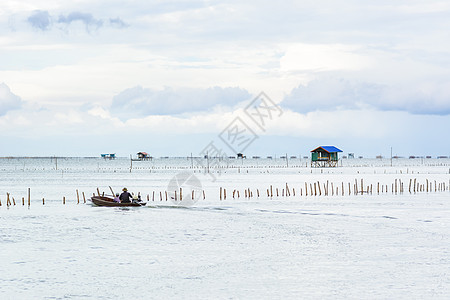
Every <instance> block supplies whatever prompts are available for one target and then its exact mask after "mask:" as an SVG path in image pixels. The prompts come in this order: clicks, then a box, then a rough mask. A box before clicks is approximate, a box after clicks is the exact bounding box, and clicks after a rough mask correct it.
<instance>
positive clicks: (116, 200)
mask: <svg viewBox="0 0 450 300" xmlns="http://www.w3.org/2000/svg"><path fill="white" fill-rule="evenodd" d="M113 201H114V202H117V203H120V199H119V193H116V196H115V197H114V199H113Z"/></svg>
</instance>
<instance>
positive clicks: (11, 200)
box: [0, 187, 206, 207]
mask: <svg viewBox="0 0 450 300" xmlns="http://www.w3.org/2000/svg"><path fill="white" fill-rule="evenodd" d="M109 189H110V190H111V193H112V195H115V194H114V191H113V189H112V188H111V187H109ZM195 192H197V193H198V192H200V196H202V197H203V200H205V199H206V194H205V191H204V190H201V191H199V190H197V191H196V190H191V200H194V199H195V197H196V194H195ZM76 194H77V204H80V192H79V191H78V190H76ZM81 195H82V196H83V203H86V195H85V193H84V192H82V193H81ZM92 195H93V196H95V193H92ZM97 195H98V196H105V192H102V193H100V190H99V188H97ZM138 195H139V196H140V193H138ZM197 196H198V195H197ZM164 198H165V201H167V200H168V199H170V200H174V201H182V200H185V199H183V188H181V187H180V189H179V194H178V195H177V190H175V191H174V193H173V195H170V194H169V193H168V192H167V191H164V196H163V192H161V191H160V192H159V200H160V201H163V200H164ZM155 200H158V199H157V195H156V196H155V191H153V193H152V201H155ZM147 201H150V194H147ZM27 203H28V206H30V205H31V190H30V188H28V201H27ZM62 204H66V197H65V196H64V197H62ZM13 205H14V206H15V205H16V200H15V199H14V197H12V196H11V194H10V193H6V206H8V207H9V206H13ZM22 205H23V206H24V205H25V197H22ZM42 205H45V198H42ZM0 206H2V201H1V199H0Z"/></svg>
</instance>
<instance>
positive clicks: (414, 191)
mask: <svg viewBox="0 0 450 300" xmlns="http://www.w3.org/2000/svg"><path fill="white" fill-rule="evenodd" d="M416 180H417V178H414V194H415V193H416Z"/></svg>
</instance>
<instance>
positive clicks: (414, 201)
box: [0, 157, 450, 299]
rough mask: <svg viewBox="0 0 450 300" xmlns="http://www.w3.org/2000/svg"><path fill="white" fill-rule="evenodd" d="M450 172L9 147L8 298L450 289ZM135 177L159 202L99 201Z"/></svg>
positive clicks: (0, 192)
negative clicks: (61, 153)
mask: <svg viewBox="0 0 450 300" xmlns="http://www.w3.org/2000/svg"><path fill="white" fill-rule="evenodd" d="M394 184H395V186H394ZM449 185H450V160H449V159H446V158H442V159H427V158H415V159H408V158H403V159H402V158H400V159H393V160H391V159H342V160H340V161H339V163H338V167H337V168H311V166H310V161H309V160H308V159H305V158H297V157H296V158H290V157H289V158H287V159H286V158H248V159H225V158H208V159H205V158H195V157H179V158H153V159H152V160H148V161H131V160H130V159H129V158H117V159H113V160H109V159H106V160H105V159H102V158H67V157H47V158H0V201H1V206H0V282H1V284H0V299H448V297H449V296H448V295H449V291H450V276H449V274H450V231H449V228H450V191H449ZM124 187H126V188H127V189H128V190H129V191H130V192H132V193H134V194H138V193H139V194H140V195H141V197H142V199H143V200H144V201H145V202H147V205H146V206H143V207H130V208H117V207H97V206H95V205H93V204H92V203H91V201H90V197H91V196H92V195H93V194H98V193H100V194H112V192H114V193H118V192H120V191H121V190H122V189H123V188H124ZM319 187H320V188H319ZM180 189H182V194H183V195H182V200H180ZM319 189H320V192H319ZM355 189H357V190H358V192H356V193H355ZM277 191H278V194H277ZM361 191H362V192H361ZM175 192H177V197H178V198H177V199H175ZM192 192H194V193H192ZM166 193H167V196H166ZM319 193H320V194H319ZM238 194H239V196H238ZM8 195H9V196H8ZM28 195H29V196H28ZM8 197H9V202H8ZM28 197H29V198H30V202H29V205H28ZM13 198H14V200H13Z"/></svg>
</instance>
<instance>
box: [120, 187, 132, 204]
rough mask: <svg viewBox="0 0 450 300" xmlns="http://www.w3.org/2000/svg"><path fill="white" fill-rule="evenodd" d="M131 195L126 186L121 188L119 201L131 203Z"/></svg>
mask: <svg viewBox="0 0 450 300" xmlns="http://www.w3.org/2000/svg"><path fill="white" fill-rule="evenodd" d="M132 198H133V196H131V194H130V193H129V192H128V190H127V188H123V189H122V194H120V197H119V199H120V202H121V203H131V200H130V199H132Z"/></svg>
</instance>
